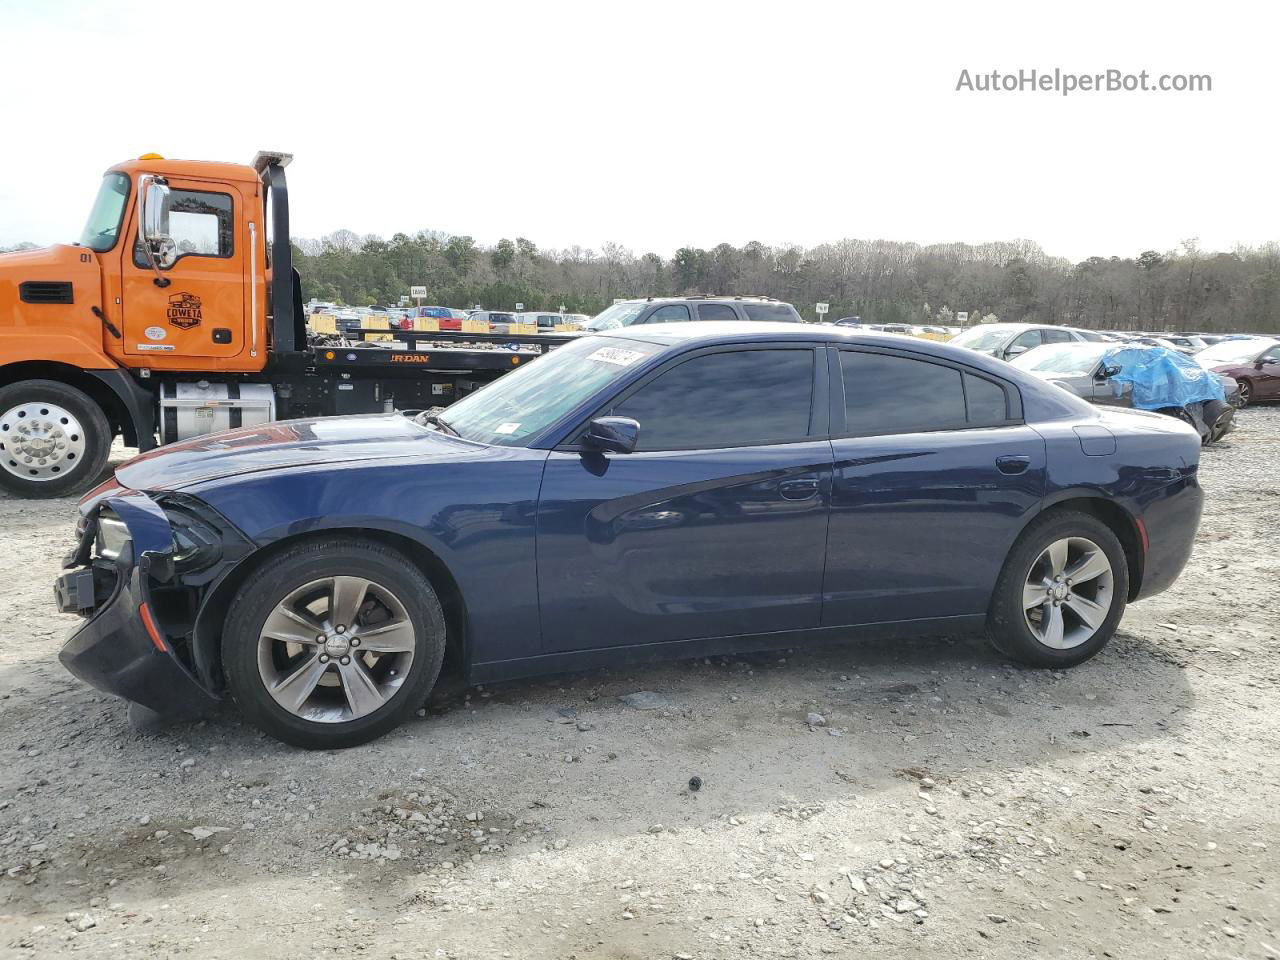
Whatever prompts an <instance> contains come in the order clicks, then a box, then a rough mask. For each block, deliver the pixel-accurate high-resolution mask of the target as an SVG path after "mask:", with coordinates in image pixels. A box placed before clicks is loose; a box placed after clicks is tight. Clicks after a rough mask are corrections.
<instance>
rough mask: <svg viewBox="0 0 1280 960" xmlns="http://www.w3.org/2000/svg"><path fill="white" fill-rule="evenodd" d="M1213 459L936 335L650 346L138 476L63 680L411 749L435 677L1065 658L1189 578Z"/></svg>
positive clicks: (74, 573) (1170, 429)
mask: <svg viewBox="0 0 1280 960" xmlns="http://www.w3.org/2000/svg"><path fill="white" fill-rule="evenodd" d="M1199 457H1200V445H1199V442H1198V438H1197V437H1196V434H1195V431H1193V430H1191V429H1190V428H1188V427H1187V426H1186V425H1185V424H1183V423H1180V422H1179V421H1177V420H1174V419H1171V418H1169V417H1160V416H1155V415H1151V414H1145V413H1141V412H1137V411H1130V410H1103V409H1101V408H1097V407H1093V406H1091V405H1089V404H1087V403H1085V402H1084V401H1083V400H1081V399H1080V398H1078V397H1075V396H1072V395H1071V394H1069V393H1068V392H1067V391H1065V390H1061V389H1059V388H1057V387H1054V386H1052V385H1051V384H1048V383H1045V382H1044V381H1043V380H1040V379H1039V378H1037V377H1035V376H1032V375H1031V374H1029V373H1027V372H1026V371H1023V370H1019V369H1017V368H1016V367H1012V366H1010V365H1008V364H1004V363H999V362H997V361H994V360H992V359H990V358H987V357H984V356H982V355H980V354H977V353H974V352H972V351H967V350H963V349H958V348H955V347H951V346H948V345H947V344H941V343H933V342H930V341H925V340H917V339H911V338H905V337H904V338H898V337H888V336H884V335H878V336H869V335H865V334H861V333H858V332H854V331H844V330H841V329H840V328H838V327H834V326H831V325H826V324H821V325H819V324H804V325H802V324H777V323H751V324H746V323H703V324H653V325H646V326H644V327H643V328H640V327H636V326H632V327H629V328H627V329H626V330H625V332H621V333H618V334H616V335H611V334H601V335H597V336H589V337H582V338H578V339H576V340H573V341H570V342H569V343H568V344H566V345H564V346H561V347H559V348H557V349H555V350H553V351H550V352H549V353H547V354H545V355H544V356H542V357H540V358H539V359H537V360H535V361H534V362H532V363H530V364H528V365H526V366H522V367H520V368H519V369H517V370H515V371H513V372H511V373H509V374H507V375H506V376H504V377H502V378H500V379H498V380H496V381H494V382H493V383H491V384H489V385H487V386H485V387H484V388H482V389H480V390H477V391H475V392H474V393H471V394H470V395H468V396H467V397H465V398H463V399H462V400H460V401H458V402H457V403H455V404H454V405H452V406H450V407H448V408H436V409H433V410H429V411H424V412H423V413H421V414H419V415H417V416H416V417H415V418H412V419H410V418H408V417H403V416H400V415H396V414H387V415H374V416H362V417H335V418H328V419H318V420H299V421H292V422H285V423H272V424H268V425H265V426H262V427H256V428H248V429H243V430H238V431H230V432H227V433H219V434H211V435H206V436H202V437H200V438H198V439H192V440H187V441H184V442H181V443H177V444H172V445H170V446H167V447H163V448H161V449H158V450H155V451H152V452H149V453H146V454H143V455H142V456H139V457H136V458H134V459H133V460H130V461H129V462H127V463H125V464H123V465H122V466H120V467H119V468H118V469H117V470H116V472H115V475H114V477H113V478H112V479H111V480H109V481H108V482H106V483H104V484H103V485H102V486H100V487H99V488H98V489H96V490H94V491H93V492H91V493H90V494H89V495H88V496H86V497H85V499H84V500H82V502H81V505H80V509H81V513H82V520H81V524H80V529H81V534H80V540H79V546H78V548H77V549H76V551H75V552H74V554H73V555H72V556H71V557H70V558H69V560H68V563H67V569H66V571H65V572H64V573H63V575H62V576H61V577H60V578H59V579H58V582H57V594H58V597H59V606H60V609H61V610H63V611H74V612H79V613H81V614H83V615H84V616H85V617H86V618H87V619H86V621H85V622H84V623H83V624H82V625H81V626H80V627H79V629H77V630H76V631H75V632H74V633H73V635H72V636H71V638H70V639H69V640H68V641H67V643H66V645H65V646H64V648H63V650H62V652H61V660H62V662H63V663H64V664H65V665H66V666H67V668H68V669H69V670H70V671H71V672H72V673H73V674H75V675H76V676H78V677H80V678H81V679H83V680H86V681H88V682H89V683H92V684H93V685H94V686H96V687H99V688H100V689H103V690H106V691H108V692H110V693H113V694H117V695H119V696H122V697H126V698H129V699H133V700H136V701H138V702H139V703H142V704H144V705H146V706H148V707H151V708H153V709H156V710H179V709H191V708H192V707H196V708H199V707H201V706H210V705H212V704H214V703H215V702H216V701H217V700H218V699H219V698H220V697H221V696H223V695H225V694H229V695H230V697H231V698H232V699H233V700H234V701H235V702H236V704H237V705H238V706H239V709H240V710H241V712H242V713H243V714H244V715H245V716H246V717H247V718H248V719H249V720H250V721H252V722H253V723H254V724H256V725H257V726H258V727H259V728H261V729H262V730H264V731H266V732H267V733H269V734H271V735H272V736H274V737H277V738H279V739H281V740H284V741H287V742H289V743H293V744H297V745H300V746H304V747H312V748H329V747H345V746H351V745H354V744H357V743H361V742H364V741H367V740H370V739H372V738H374V737H377V736H379V735H381V734H383V733H386V732H387V731H388V730H390V729H392V728H393V727H395V726H396V725H397V724H398V723H400V722H401V721H402V720H404V719H405V718H406V717H407V716H410V715H412V713H413V711H414V710H416V709H417V708H418V707H419V706H421V704H422V703H423V701H424V700H425V698H426V697H427V694H428V693H429V691H430V690H431V688H432V686H433V685H434V683H435V682H436V679H437V676H438V675H439V673H440V670H441V664H442V662H443V661H444V660H445V659H446V654H448V658H449V660H450V662H451V663H452V664H456V665H457V666H458V668H459V669H461V670H462V671H463V672H464V674H465V675H466V677H467V678H469V680H470V681H471V682H487V681H494V680H499V679H508V678H513V677H519V676H525V675H532V674H539V673H547V672H556V673H558V672H563V671H566V670H572V669H582V668H587V667H598V666H604V665H615V664H620V663H625V662H645V663H648V662H652V661H654V660H659V659H665V658H682V657H694V656H706V655H711V654H724V653H732V652H742V651H749V650H764V649H774V648H780V647H790V646H796V645H809V644H816V643H819V642H822V641H829V640H844V639H849V638H856V637H906V636H912V635H921V634H948V635H950V634H955V633H963V632H965V631H970V630H980V629H983V628H984V627H985V629H986V631H987V633H988V635H989V637H990V638H991V641H992V642H993V643H994V644H995V645H996V646H997V647H998V648H999V649H1000V650H1002V651H1003V652H1005V653H1006V654H1007V655H1009V656H1011V657H1016V658H1018V659H1020V660H1022V661H1024V662H1027V663H1030V664H1035V665H1039V666H1045V667H1053V668H1062V667H1067V666H1071V665H1073V664H1076V663H1080V662H1082V661H1084V660H1087V659H1088V658H1089V657H1092V656H1093V655H1094V654H1095V653H1097V652H1098V651H1099V650H1100V649H1101V648H1102V646H1103V645H1104V644H1105V643H1106V642H1107V640H1108V639H1109V638H1110V637H1111V635H1112V633H1113V632H1114V631H1115V629H1116V626H1117V624H1118V623H1119V621H1120V618H1121V616H1122V615H1123V613H1124V609H1125V605H1126V603H1128V602H1131V601H1134V600H1138V599H1141V598H1144V597H1148V596H1151V595H1152V594H1155V593H1159V592H1160V591H1161V590H1164V589H1166V588H1167V587H1168V586H1169V585H1170V584H1171V583H1172V582H1173V581H1174V579H1175V578H1176V577H1177V576H1178V573H1179V571H1180V570H1181V569H1182V567H1183V565H1184V563H1185V562H1186V559H1187V556H1188V554H1189V553H1190V550H1191V546H1192V541H1193V539H1194V536H1195V531H1196V526H1197V524H1198V522H1199V517H1200V508H1201V491H1200V487H1199V484H1198V482H1197V469H1198V464H1199ZM849 656H850V657H855V656H856V654H855V653H853V652H852V651H851V652H850V653H849Z"/></svg>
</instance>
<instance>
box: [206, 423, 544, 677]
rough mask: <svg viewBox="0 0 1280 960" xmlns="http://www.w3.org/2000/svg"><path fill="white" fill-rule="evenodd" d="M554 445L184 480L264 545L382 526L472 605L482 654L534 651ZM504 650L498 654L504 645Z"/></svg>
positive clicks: (477, 651) (474, 635)
mask: <svg viewBox="0 0 1280 960" xmlns="http://www.w3.org/2000/svg"><path fill="white" fill-rule="evenodd" d="M546 457H547V451H545V450H526V449H523V448H506V450H505V451H504V456H503V457H502V458H501V459H500V460H479V461H451V462H443V463H432V462H423V461H420V460H412V459H405V460H397V461H376V462H368V461H366V462H362V463H351V464H333V465H324V466H320V467H315V466H312V467H300V468H290V469H287V470H272V471H264V472H259V473H254V474H247V475H243V476H239V477H228V478H224V479H221V480H215V481H210V482H208V483H205V484H198V485H196V486H193V487H189V488H187V489H186V490H185V492H186V493H188V494H190V495H193V496H196V497H199V498H200V499H202V500H204V501H205V502H206V503H208V504H209V506H210V507H212V508H213V509H214V510H216V511H217V512H218V513H220V514H222V515H223V516H224V517H226V518H227V519H228V520H229V521H231V522H232V523H234V524H235V525H236V526H237V527H238V528H239V530H240V531H242V532H243V533H244V534H245V535H246V536H247V537H248V538H249V539H250V540H252V541H253V543H254V544H255V545H256V547H257V548H258V550H257V551H255V553H253V554H250V555H249V556H248V557H246V558H245V561H242V562H255V559H254V558H255V557H258V559H260V558H261V557H260V554H261V551H262V550H265V549H269V548H275V547H278V546H279V545H281V544H284V543H287V542H288V541H290V540H293V539H296V538H299V537H308V536H315V535H317V534H325V533H332V534H343V535H349V534H353V533H354V534H356V535H359V534H361V533H368V532H371V531H376V532H378V533H381V534H389V535H391V536H393V537H401V538H404V539H405V540H408V541H409V542H411V543H414V544H416V545H417V546H419V547H420V548H422V549H423V550H425V551H427V552H428V553H430V554H431V555H432V556H433V557H435V559H436V560H437V561H438V562H439V563H440V564H441V565H442V566H443V567H444V568H445V569H446V570H447V571H448V573H449V576H450V577H451V578H452V579H453V581H454V584H455V585H456V586H457V589H458V591H459V593H460V594H461V597H462V601H463V604H464V606H465V608H466V610H467V625H468V634H469V635H468V637H467V641H468V644H467V646H468V649H469V651H470V654H471V656H473V657H474V658H475V659H477V660H482V659H507V658H510V657H512V656H516V657H521V656H536V655H537V654H539V653H541V652H542V634H541V629H540V626H539V615H538V591H537V570H536V555H535V550H534V537H535V518H536V510H537V501H538V492H539V488H540V486H541V482H542V467H543V463H544V462H545V460H546ZM498 649H500V650H501V651H502V655H501V656H499V655H498V654H496V653H495V652H494V651H496V650H498Z"/></svg>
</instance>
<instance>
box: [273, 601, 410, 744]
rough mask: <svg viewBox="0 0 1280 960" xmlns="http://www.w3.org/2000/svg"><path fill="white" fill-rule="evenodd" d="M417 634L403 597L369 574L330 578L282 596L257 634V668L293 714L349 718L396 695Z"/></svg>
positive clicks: (315, 718) (319, 720)
mask: <svg viewBox="0 0 1280 960" xmlns="http://www.w3.org/2000/svg"><path fill="white" fill-rule="evenodd" d="M416 649H417V637H416V634H415V632H414V629H413V623H412V622H411V621H410V620H409V615H408V613H407V612H406V611H405V607H404V604H403V603H402V602H401V601H400V599H399V598H398V597H397V596H396V595H395V594H394V593H392V592H391V591H390V590H388V589H387V588H386V587H384V586H382V585H381V584H377V583H374V582H373V581H371V580H367V579H365V578H364V577H327V578H325V579H323V580H313V581H312V582H311V583H307V584H303V585H302V586H301V587H299V588H298V589H296V590H294V591H292V592H291V593H290V594H289V595H288V596H287V597H285V598H284V599H283V600H281V601H280V602H279V603H278V604H277V605H276V608H275V609H274V610H273V611H272V612H271V614H270V615H269V616H268V617H267V619H266V622H265V623H263V625H262V631H261V633H260V634H259V636H258V674H259V676H260V677H261V678H262V682H263V684H264V685H265V686H266V689H267V692H268V693H269V694H270V695H271V697H272V699H274V700H275V702H276V703H278V704H280V706H282V707H284V709H286V710H288V711H289V712H290V713H292V714H294V715H295V716H298V717H302V718H304V719H306V720H311V721H314V722H317V723H343V722H345V721H348V720H355V719H358V718H360V717H365V716H368V715H369V714H371V713H374V712H375V711H377V710H379V709H380V708H382V707H383V706H385V705H386V704H387V702H388V701H389V700H390V699H391V698H392V697H394V696H395V694H396V691H398V690H399V689H400V687H401V685H402V684H403V683H404V678H405V677H406V676H408V674H409V669H410V667H412V666H413V655H414V651H415V650H416Z"/></svg>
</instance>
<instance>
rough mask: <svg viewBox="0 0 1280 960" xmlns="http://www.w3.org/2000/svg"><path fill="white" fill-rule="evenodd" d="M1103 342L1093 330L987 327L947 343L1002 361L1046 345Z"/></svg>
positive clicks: (1009, 325)
mask: <svg viewBox="0 0 1280 960" xmlns="http://www.w3.org/2000/svg"><path fill="white" fill-rule="evenodd" d="M1101 339H1102V338H1101V337H1100V336H1099V335H1098V334H1096V333H1094V332H1093V331H1091V330H1077V329H1075V328H1074V327H1055V326H1049V325H1036V324H1032V323H983V324H979V325H978V326H976V327H970V328H969V329H968V330H965V331H964V332H963V333H959V334H957V335H956V336H954V337H952V338H951V339H950V340H949V341H947V342H948V343H950V344H951V345H952V346H956V347H965V348H966V349H969V350H976V351H977V352H978V353H985V354H987V356H990V357H995V358H996V359H998V360H1012V359H1013V358H1014V357H1016V356H1018V355H1019V354H1023V353H1026V352H1027V351H1028V350H1034V349H1035V348H1036V347H1038V346H1040V345H1041V344H1045V343H1072V342H1076V343H1079V342H1081V341H1086V340H1088V341H1100V340H1101Z"/></svg>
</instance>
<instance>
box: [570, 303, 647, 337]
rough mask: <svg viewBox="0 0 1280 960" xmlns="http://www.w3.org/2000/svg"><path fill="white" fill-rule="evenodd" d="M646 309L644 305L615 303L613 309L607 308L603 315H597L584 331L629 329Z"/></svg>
mask: <svg viewBox="0 0 1280 960" xmlns="http://www.w3.org/2000/svg"><path fill="white" fill-rule="evenodd" d="M644 308H645V304H644V303H643V302H642V303H615V304H614V305H613V306H612V307H608V308H606V309H605V310H604V311H603V312H602V313H598V314H596V315H595V316H594V317H592V318H591V320H590V321H589V322H588V323H587V324H586V325H585V326H584V327H583V329H584V330H597V331H599V330H617V329H618V328H620V327H629V326H631V324H633V323H635V322H636V317H638V316H640V313H641V311H643V310H644Z"/></svg>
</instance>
